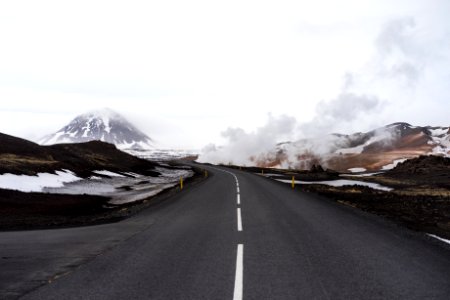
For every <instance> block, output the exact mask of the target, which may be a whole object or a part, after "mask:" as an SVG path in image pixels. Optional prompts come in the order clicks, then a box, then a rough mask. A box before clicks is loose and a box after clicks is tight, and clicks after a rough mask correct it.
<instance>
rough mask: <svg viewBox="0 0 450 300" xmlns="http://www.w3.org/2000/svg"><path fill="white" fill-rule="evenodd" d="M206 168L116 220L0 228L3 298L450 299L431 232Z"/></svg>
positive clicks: (448, 271)
mask: <svg viewBox="0 0 450 300" xmlns="http://www.w3.org/2000/svg"><path fill="white" fill-rule="evenodd" d="M207 168H208V170H209V173H210V174H212V176H210V178H209V179H208V180H206V181H204V182H202V183H200V184H198V185H196V186H193V187H190V188H188V189H184V190H183V191H182V192H180V193H178V194H177V195H175V196H173V197H171V198H170V199H169V200H167V201H165V202H164V203H163V204H161V205H158V206H156V207H153V208H151V209H148V210H146V211H143V212H142V213H140V214H139V215H137V216H135V217H133V218H130V219H128V220H125V221H122V222H119V223H115V224H109V225H101V226H91V227H84V228H71V229H59V230H38V231H25V232H2V233H0V298H1V299H16V298H18V297H20V296H23V299H233V298H234V299H241V298H243V299H449V297H450V250H449V249H448V248H446V247H445V246H443V245H441V244H440V242H437V241H432V240H431V239H427V238H425V237H424V236H422V235H420V234H417V233H413V232H410V231H408V230H406V229H402V228H399V227H396V226H395V225H392V224H390V223H389V222H386V221H384V220H382V219H380V218H378V217H375V216H371V215H368V214H365V213H362V212H360V211H358V210H356V209H353V208H351V207H346V206H342V205H339V204H337V203H334V202H332V201H328V200H326V199H323V198H320V197H317V196H313V195H310V194H306V193H302V192H301V186H300V187H298V186H297V187H296V189H295V190H292V189H291V187H290V185H288V184H282V183H278V182H275V181H271V180H270V179H266V178H263V177H262V176H259V175H255V174H249V173H245V172H242V171H239V170H231V169H228V170H227V169H221V170H219V169H213V168H211V167H207ZM224 170H226V171H224ZM229 172H231V173H229ZM238 195H239V196H238Z"/></svg>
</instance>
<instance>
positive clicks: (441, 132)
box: [428, 128, 448, 137]
mask: <svg viewBox="0 0 450 300" xmlns="http://www.w3.org/2000/svg"><path fill="white" fill-rule="evenodd" d="M428 130H429V131H430V132H431V135H432V136H436V137H438V136H441V135H444V134H446V133H448V128H437V129H428Z"/></svg>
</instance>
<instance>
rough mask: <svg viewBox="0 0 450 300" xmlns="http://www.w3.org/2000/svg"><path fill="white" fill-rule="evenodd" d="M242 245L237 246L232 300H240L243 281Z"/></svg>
mask: <svg viewBox="0 0 450 300" xmlns="http://www.w3.org/2000/svg"><path fill="white" fill-rule="evenodd" d="M243 274H244V245H243V244H238V246H237V258H236V277H235V280H234V296H233V300H241V299H242V290H243V279H244V276H243Z"/></svg>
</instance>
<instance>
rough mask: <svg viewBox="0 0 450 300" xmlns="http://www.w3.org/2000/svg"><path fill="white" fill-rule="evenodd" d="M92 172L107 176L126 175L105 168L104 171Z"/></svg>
mask: <svg viewBox="0 0 450 300" xmlns="http://www.w3.org/2000/svg"><path fill="white" fill-rule="evenodd" d="M92 173H95V174H100V175H105V176H110V177H125V176H123V175H122V174H117V173H114V172H111V171H106V170H103V171H92Z"/></svg>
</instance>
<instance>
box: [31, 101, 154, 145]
mask: <svg viewBox="0 0 450 300" xmlns="http://www.w3.org/2000/svg"><path fill="white" fill-rule="evenodd" d="M93 140H99V141H103V142H107V143H111V144H114V145H116V146H117V147H118V148H120V149H137V150H146V149H152V148H153V141H152V139H151V138H149V137H148V136H147V135H146V134H144V133H143V132H141V131H140V130H139V129H137V128H136V127H135V126H134V125H133V124H131V123H130V122H129V121H127V120H126V119H125V118H124V117H123V116H122V115H120V114H119V113H117V112H115V111H113V110H112V109H110V108H103V109H99V110H94V111H90V112H87V113H84V114H81V115H79V116H77V117H76V118H75V119H73V120H72V121H71V122H70V123H69V124H68V125H66V126H64V127H63V128H61V129H60V130H59V131H57V132H56V133H54V134H51V135H48V136H46V137H44V138H43V139H42V140H40V141H39V142H40V144H43V145H51V144H61V143H82V142H88V141H93Z"/></svg>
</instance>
